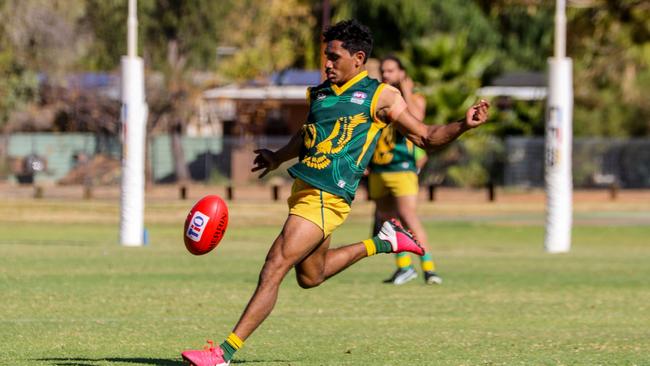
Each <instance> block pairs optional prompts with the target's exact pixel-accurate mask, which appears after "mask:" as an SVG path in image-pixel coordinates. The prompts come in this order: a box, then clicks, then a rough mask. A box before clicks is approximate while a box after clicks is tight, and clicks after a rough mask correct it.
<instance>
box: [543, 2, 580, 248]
mask: <svg viewBox="0 0 650 366" xmlns="http://www.w3.org/2000/svg"><path fill="white" fill-rule="evenodd" d="M565 7H566V4H565V0H557V1H556V9H555V57H553V58H551V59H549V61H548V63H549V79H548V85H549V93H548V100H547V106H546V108H547V109H546V144H545V183H546V236H545V239H544V248H545V250H546V251H547V252H549V253H565V252H568V251H569V250H570V249H571V226H572V221H573V209H572V206H573V204H572V195H573V179H572V173H571V165H572V163H571V152H572V142H573V126H572V120H573V72H572V63H571V59H570V58H567V57H565V55H566V16H565Z"/></svg>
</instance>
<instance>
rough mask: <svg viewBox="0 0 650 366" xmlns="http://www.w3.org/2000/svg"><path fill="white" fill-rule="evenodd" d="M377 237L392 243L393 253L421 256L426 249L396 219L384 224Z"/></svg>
mask: <svg viewBox="0 0 650 366" xmlns="http://www.w3.org/2000/svg"><path fill="white" fill-rule="evenodd" d="M377 237H379V239H381V240H385V241H387V242H389V243H390V245H391V247H392V249H393V253H401V252H411V253H415V254H417V255H419V256H421V255H423V254H424V248H422V246H420V243H418V242H417V240H415V237H414V236H413V234H411V232H410V231H408V230H405V229H404V228H403V227H402V226H401V225H400V224H399V223H398V222H397V220H395V219H391V220H389V221H386V222H384V224H383V225H382V226H381V230H380V231H379V234H377Z"/></svg>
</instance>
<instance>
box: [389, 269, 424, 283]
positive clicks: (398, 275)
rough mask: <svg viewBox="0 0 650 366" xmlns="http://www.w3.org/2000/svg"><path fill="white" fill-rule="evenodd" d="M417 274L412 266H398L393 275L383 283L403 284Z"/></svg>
mask: <svg viewBox="0 0 650 366" xmlns="http://www.w3.org/2000/svg"><path fill="white" fill-rule="evenodd" d="M417 276H418V273H417V272H416V271H415V268H413V267H412V266H410V267H406V268H398V269H397V270H396V271H395V273H393V275H392V276H391V277H390V278H388V279H386V280H384V283H392V284H393V285H403V284H405V283H407V282H409V281H411V280H414V279H415V278H416V277H417Z"/></svg>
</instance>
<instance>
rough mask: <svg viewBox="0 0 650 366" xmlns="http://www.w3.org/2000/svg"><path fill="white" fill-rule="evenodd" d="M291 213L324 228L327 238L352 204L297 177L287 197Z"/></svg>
mask: <svg viewBox="0 0 650 366" xmlns="http://www.w3.org/2000/svg"><path fill="white" fill-rule="evenodd" d="M287 203H288V204H289V214H290V215H296V216H300V217H302V218H305V219H307V220H309V221H311V222H313V223H314V224H316V225H317V226H318V227H319V228H321V230H323V237H324V238H326V237H328V236H329V235H330V234H332V232H334V230H336V228H337V227H339V226H340V225H341V224H342V223H343V222H344V221H345V219H346V218H347V217H348V214H349V213H350V205H348V203H347V202H346V201H345V200H344V199H343V198H341V197H339V196H337V195H334V194H331V193H328V192H325V191H323V190H321V189H318V188H315V187H312V186H311V185H309V184H308V183H306V182H305V181H303V180H302V179H298V178H297V179H296V180H295V181H294V182H293V186H292V187H291V197H289V199H287Z"/></svg>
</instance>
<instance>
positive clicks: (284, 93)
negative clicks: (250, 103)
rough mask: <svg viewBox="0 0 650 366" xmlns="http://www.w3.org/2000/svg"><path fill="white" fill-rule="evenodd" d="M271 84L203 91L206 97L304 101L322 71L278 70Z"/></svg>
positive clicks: (316, 83) (224, 87) (228, 86)
mask: <svg viewBox="0 0 650 366" xmlns="http://www.w3.org/2000/svg"><path fill="white" fill-rule="evenodd" d="M269 81H270V84H269V85H257V86H255V85H242V86H240V85H234V84H232V85H226V86H223V87H219V88H214V89H209V90H206V91H204V92H203V97H204V98H205V99H236V100H265V99H266V100H294V101H304V100H305V97H306V95H307V87H308V86H312V85H318V84H319V83H320V71H318V70H296V69H288V70H284V71H280V72H276V73H274V74H272V75H271V77H270V78H269Z"/></svg>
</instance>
